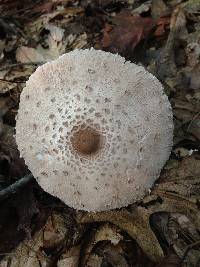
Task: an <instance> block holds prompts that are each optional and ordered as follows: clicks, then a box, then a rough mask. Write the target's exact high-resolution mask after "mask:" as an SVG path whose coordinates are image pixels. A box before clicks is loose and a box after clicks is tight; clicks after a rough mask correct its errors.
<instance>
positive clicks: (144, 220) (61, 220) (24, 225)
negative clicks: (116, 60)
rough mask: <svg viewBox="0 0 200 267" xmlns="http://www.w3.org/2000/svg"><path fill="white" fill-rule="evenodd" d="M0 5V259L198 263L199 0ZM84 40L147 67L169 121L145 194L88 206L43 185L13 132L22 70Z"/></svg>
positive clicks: (25, 0) (19, 263)
mask: <svg viewBox="0 0 200 267" xmlns="http://www.w3.org/2000/svg"><path fill="white" fill-rule="evenodd" d="M0 14H1V16H0V190H1V191H0V266H1V267H25V266H30V267H41V266H42V267H45V266H46V267H47V266H49V267H50V266H51V267H53V266H54V267H56V266H57V267H62V266H70V267H78V266H79V267H80V266H88V267H89V266H91V267H100V266H101V267H112V266H113V267H115V266H117V267H126V266H127V267H128V266H137V267H142V266H145V267H152V266H160V267H161V266H163V267H164V266H165V267H167V266H187V267H198V266H200V154H199V144H200V1H199V0H188V1H183V0H171V1H167V0H148V1H139V0H127V1H120V0H115V1H114V0H93V1H92V0H82V1H78V0H77V1H76V0H71V1H70V0H54V1H53V0H36V1H32V0H1V1H0ZM90 47H94V48H96V49H102V50H104V51H110V52H112V53H119V54H120V55H122V56H124V57H125V58H126V59H127V60H130V61H131V62H135V63H137V64H139V65H142V66H144V67H145V68H146V69H147V70H148V71H149V72H151V73H152V74H154V75H155V76H156V77H157V78H158V79H159V80H160V81H161V82H162V84H163V86H164V89H165V92H166V94H167V95H168V97H169V100H170V102H171V105H172V108H173V115H174V125H175V130H174V146H173V150H172V153H171V156H170V159H169V160H168V162H167V163H166V165H165V167H164V169H163V171H162V173H161V176H160V178H159V180H158V183H157V184H156V186H155V187H154V188H153V189H152V191H151V193H150V195H148V196H147V197H145V198H144V199H143V201H141V202H140V203H136V204H133V205H130V206H129V207H128V208H126V209H120V210H115V211H110V212H102V213H95V214H90V213H85V212H76V211H75V210H73V209H71V208H68V207H67V206H66V205H64V204H63V203H62V202H61V201H59V200H58V199H55V198H54V197H52V196H50V195H48V194H47V193H45V192H43V191H42V189H41V188H40V187H39V186H38V185H37V183H36V182H35V180H34V179H33V178H32V176H31V175H29V170H28V169H27V167H26V166H25V164H24V161H23V159H22V158H20V157H19V152H18V150H17V146H16V143H15V137H14V135H15V117H16V115H17V112H18V105H19V98H20V93H21V91H22V89H23V87H24V86H25V82H26V80H27V79H28V77H29V76H30V75H31V74H32V73H33V72H34V71H35V69H36V68H37V67H38V66H39V65H42V64H43V63H44V62H46V61H49V60H52V59H55V58H57V57H58V56H59V55H61V54H63V53H65V52H69V51H71V50H74V49H81V48H82V49H84V48H90ZM17 181H18V182H17ZM11 184H14V185H13V186H11V187H10V185H11Z"/></svg>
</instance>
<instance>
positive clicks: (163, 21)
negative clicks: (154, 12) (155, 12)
mask: <svg viewBox="0 0 200 267" xmlns="http://www.w3.org/2000/svg"><path fill="white" fill-rule="evenodd" d="M169 23H170V18H168V17H163V18H159V19H158V21H157V24H156V27H157V28H156V30H155V32H154V35H155V36H156V37H160V36H162V35H164V34H165V32H166V30H167V29H168V28H169Z"/></svg>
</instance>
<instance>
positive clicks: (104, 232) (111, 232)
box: [81, 223, 123, 266]
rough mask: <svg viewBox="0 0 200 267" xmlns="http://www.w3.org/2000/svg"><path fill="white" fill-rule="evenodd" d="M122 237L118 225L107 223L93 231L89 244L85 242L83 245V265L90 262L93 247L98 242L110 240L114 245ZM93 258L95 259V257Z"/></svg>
mask: <svg viewBox="0 0 200 267" xmlns="http://www.w3.org/2000/svg"><path fill="white" fill-rule="evenodd" d="M122 239H123V237H122V235H121V234H120V233H119V229H118V228H117V227H115V226H111V225H109V224H107V223H106V224H103V225H101V226H100V227H99V228H98V229H97V230H95V231H93V233H92V234H91V238H90V240H89V242H88V243H87V244H83V246H82V250H83V251H84V252H83V257H82V260H81V264H82V266H85V265H87V264H88V262H89V261H90V257H91V254H92V249H93V248H94V246H95V245H96V244H97V243H98V242H101V241H110V242H111V243H112V244H113V245H117V244H118V243H119V242H120V240H122ZM92 260H93V261H94V260H95V259H92ZM98 261H99V259H98Z"/></svg>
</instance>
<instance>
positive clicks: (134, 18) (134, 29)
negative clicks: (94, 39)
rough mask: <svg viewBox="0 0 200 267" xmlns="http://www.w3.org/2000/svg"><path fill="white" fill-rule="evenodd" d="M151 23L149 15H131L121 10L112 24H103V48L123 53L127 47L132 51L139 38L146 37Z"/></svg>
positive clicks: (151, 26)
mask: <svg viewBox="0 0 200 267" xmlns="http://www.w3.org/2000/svg"><path fill="white" fill-rule="evenodd" d="M153 25H154V24H153V20H152V18H150V17H141V16H139V15H132V14H131V13H130V12H128V11H124V12H121V13H119V14H118V15H117V16H116V17H115V18H114V19H113V21H112V25H110V24H106V25H105V28H104V30H103V39H102V43H103V48H104V49H106V50H108V51H110V52H113V53H120V54H124V53H125V52H126V51H127V49H128V50H132V51H133V50H134V48H135V47H136V45H137V44H138V43H139V42H140V41H141V40H143V39H145V38H147V37H148V35H149V34H150V32H151V30H152V28H153Z"/></svg>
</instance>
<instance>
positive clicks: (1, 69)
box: [0, 61, 45, 71]
mask: <svg viewBox="0 0 200 267" xmlns="http://www.w3.org/2000/svg"><path fill="white" fill-rule="evenodd" d="M44 63H45V62H44V61H39V62H27V63H15V64H10V65H7V66H4V67H2V68H0V71H3V70H7V69H10V68H14V67H20V66H21V67H23V66H34V65H42V64H44Z"/></svg>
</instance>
